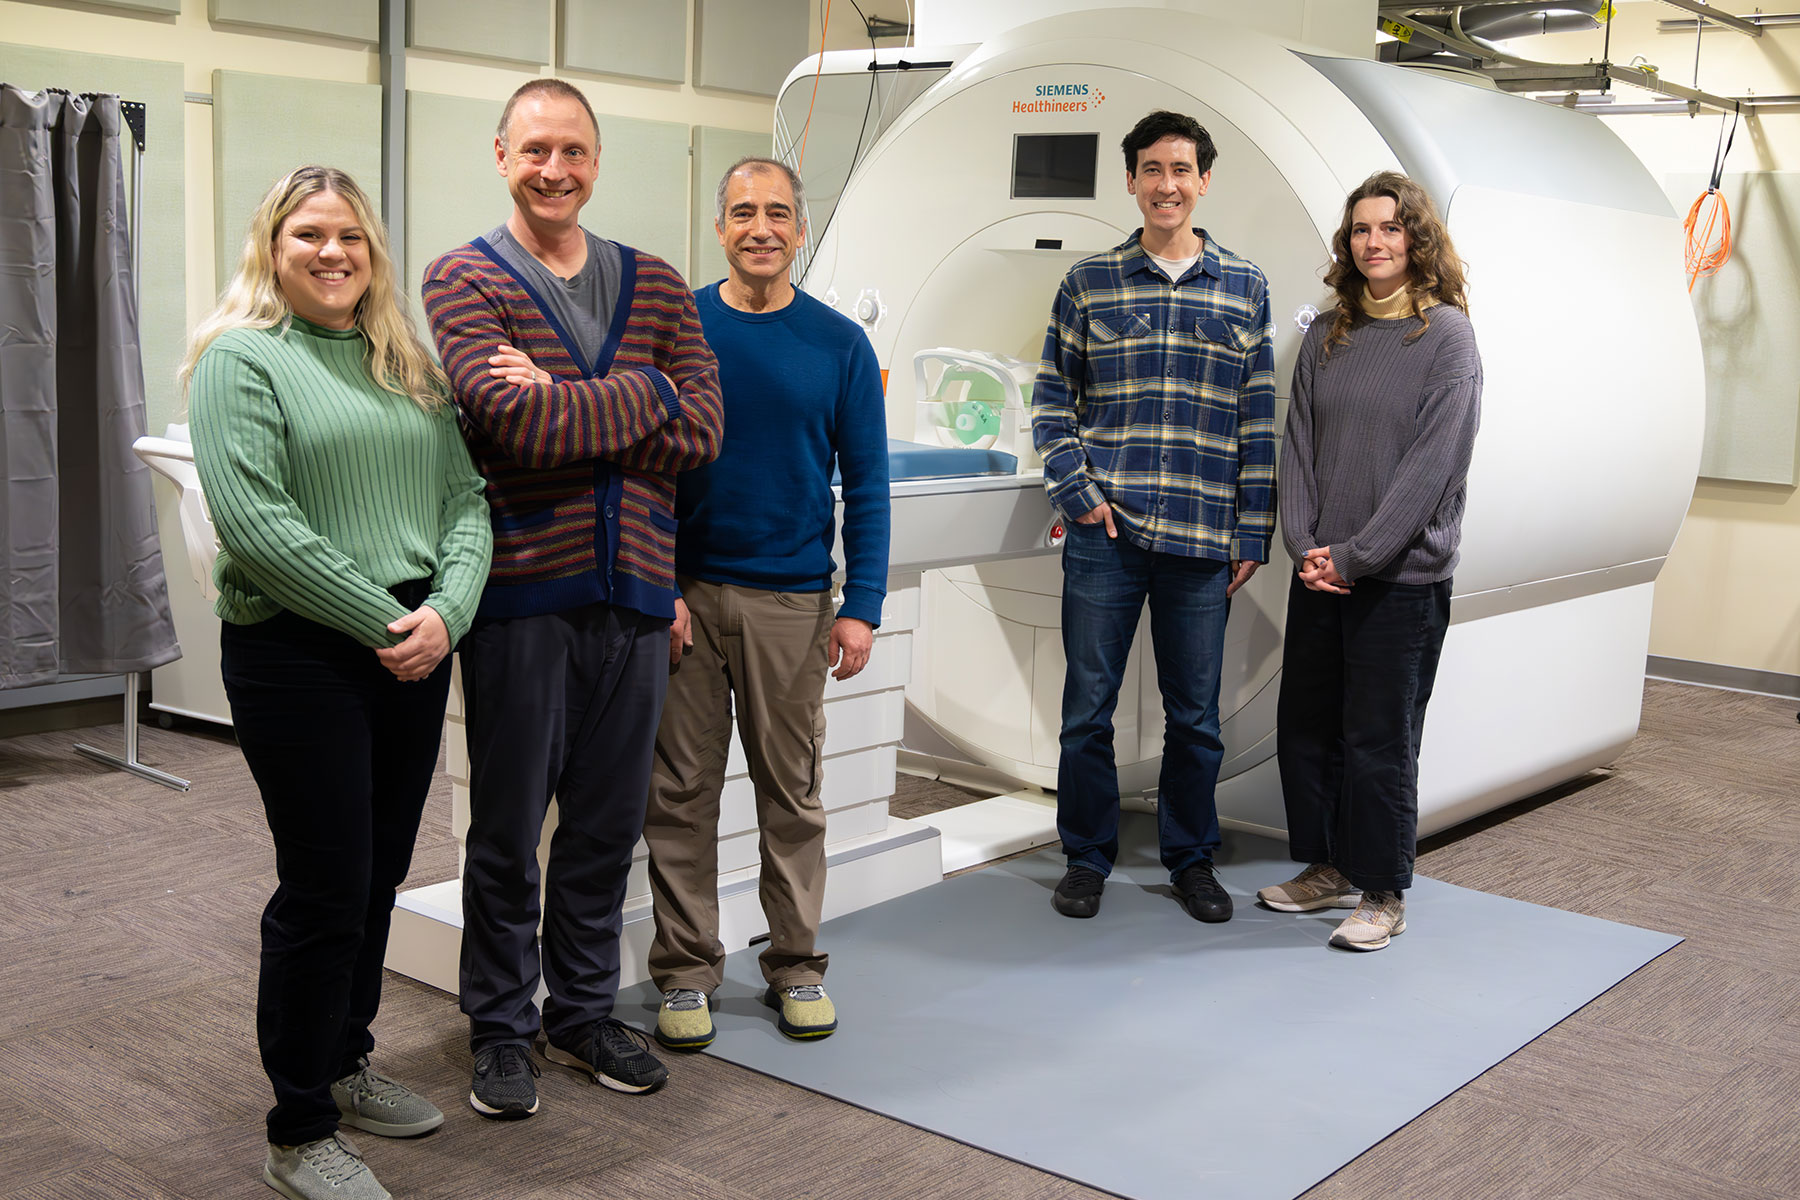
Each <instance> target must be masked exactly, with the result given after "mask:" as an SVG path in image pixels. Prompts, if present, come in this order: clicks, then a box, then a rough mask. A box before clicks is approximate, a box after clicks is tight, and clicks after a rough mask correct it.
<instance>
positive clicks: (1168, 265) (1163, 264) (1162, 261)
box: [1144, 250, 1200, 283]
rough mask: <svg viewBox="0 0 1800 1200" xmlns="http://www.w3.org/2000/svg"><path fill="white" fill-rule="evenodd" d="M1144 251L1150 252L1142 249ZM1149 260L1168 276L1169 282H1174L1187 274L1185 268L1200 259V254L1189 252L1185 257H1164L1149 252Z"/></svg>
mask: <svg viewBox="0 0 1800 1200" xmlns="http://www.w3.org/2000/svg"><path fill="white" fill-rule="evenodd" d="M1144 253H1145V254H1150V252H1149V251H1148V250H1146V251H1144ZM1150 261H1151V262H1153V263H1155V264H1156V266H1157V269H1158V270H1160V271H1161V272H1162V273H1163V274H1164V275H1167V276H1168V277H1169V282H1170V283H1174V282H1175V281H1176V280H1178V279H1180V278H1181V277H1182V276H1183V275H1185V274H1187V269H1188V268H1189V267H1191V266H1193V265H1194V264H1195V263H1197V262H1199V261H1200V256H1199V255H1198V254H1190V255H1188V256H1187V257H1186V258H1164V257H1163V256H1162V255H1160V254H1150Z"/></svg>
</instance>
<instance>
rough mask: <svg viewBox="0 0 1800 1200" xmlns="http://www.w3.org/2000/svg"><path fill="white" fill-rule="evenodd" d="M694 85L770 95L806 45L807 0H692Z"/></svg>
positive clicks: (805, 51) (803, 53) (807, 50)
mask: <svg viewBox="0 0 1800 1200" xmlns="http://www.w3.org/2000/svg"><path fill="white" fill-rule="evenodd" d="M694 5H695V8H694V41H695V53H694V86H695V87H709V88H724V89H725V90H727V91H733V92H749V93H751V94H752V95H756V96H773V95H774V94H775V93H776V91H777V90H778V89H779V88H780V87H781V81H782V80H784V79H786V78H787V73H788V72H789V71H791V70H793V68H794V64H795V63H797V62H799V61H800V60H801V59H803V58H805V57H806V56H807V55H808V54H810V53H812V47H809V46H808V45H807V33H808V28H809V17H810V9H811V3H810V0H755V3H750V2H748V0H694Z"/></svg>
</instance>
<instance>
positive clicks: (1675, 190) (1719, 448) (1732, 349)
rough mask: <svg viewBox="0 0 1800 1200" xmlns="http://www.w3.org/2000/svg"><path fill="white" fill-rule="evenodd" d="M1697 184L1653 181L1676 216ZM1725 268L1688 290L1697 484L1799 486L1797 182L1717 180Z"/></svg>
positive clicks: (1763, 175)
mask: <svg viewBox="0 0 1800 1200" xmlns="http://www.w3.org/2000/svg"><path fill="white" fill-rule="evenodd" d="M1706 185H1707V177H1706V176H1703V175H1670V176H1667V177H1666V178H1665V179H1664V181H1663V187H1664V190H1666V191H1667V192H1668V194H1669V199H1670V202H1671V203H1673V204H1674V206H1675V211H1676V212H1678V213H1682V214H1685V213H1686V212H1687V211H1688V207H1689V206H1690V205H1692V204H1693V202H1694V197H1696V196H1698V195H1700V194H1701V193H1702V192H1703V191H1705V190H1706ZM1719 191H1720V193H1721V194H1722V195H1723V196H1724V197H1725V200H1726V203H1727V204H1728V205H1729V206H1730V208H1731V241H1732V250H1731V259H1730V261H1728V262H1727V263H1726V264H1725V266H1724V267H1723V268H1721V269H1720V270H1719V272H1718V274H1716V275H1713V276H1711V277H1709V278H1706V279H1702V280H1700V281H1699V282H1698V283H1697V284H1695V285H1694V292H1693V300H1694V315H1695V316H1696V317H1697V318H1698V319H1699V322H1700V345H1701V348H1702V350H1703V351H1704V353H1705V357H1706V441H1705V444H1704V447H1703V449H1702V450H1701V454H1700V474H1701V475H1703V476H1705V477H1707V478H1710V479H1737V480H1745V481H1748V482H1753V483H1779V484H1788V485H1792V484H1795V483H1800V472H1797V471H1796V469H1795V468H1796V451H1797V450H1800V446H1797V444H1796V443H1797V439H1800V355H1797V354H1796V353H1795V347H1796V346H1800V241H1796V239H1795V233H1794V231H1795V230H1796V229H1800V173H1797V172H1791V171H1783V172H1774V171H1754V172H1749V173H1746V174H1741V175H1727V176H1725V178H1724V179H1723V180H1722V181H1721V182H1720V185H1719Z"/></svg>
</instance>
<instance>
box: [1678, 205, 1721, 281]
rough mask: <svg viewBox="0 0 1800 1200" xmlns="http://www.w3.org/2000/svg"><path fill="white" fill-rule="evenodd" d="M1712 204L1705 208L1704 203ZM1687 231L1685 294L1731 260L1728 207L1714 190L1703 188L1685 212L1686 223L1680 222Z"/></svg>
mask: <svg viewBox="0 0 1800 1200" xmlns="http://www.w3.org/2000/svg"><path fill="white" fill-rule="evenodd" d="M1708 200H1711V201H1712V203H1711V204H1708V203H1707V201H1708ZM1702 210H1704V212H1705V223H1704V224H1702V222H1701V212H1702ZM1682 228H1684V229H1686V230H1687V272H1688V291H1690V292H1691V291H1693V290H1694V285H1695V284H1696V283H1698V282H1700V279H1701V277H1702V276H1705V275H1711V274H1712V273H1713V272H1715V271H1717V270H1718V269H1719V268H1720V267H1722V266H1724V265H1725V264H1726V263H1727V262H1728V261H1730V259H1731V206H1730V205H1728V204H1726V203H1725V195H1724V193H1723V192H1721V191H1719V189H1718V188H1717V187H1710V188H1707V189H1706V191H1704V192H1702V193H1701V194H1700V197H1699V199H1697V200H1695V201H1694V206H1693V207H1692V208H1690V209H1688V215H1687V220H1686V221H1684V222H1682Z"/></svg>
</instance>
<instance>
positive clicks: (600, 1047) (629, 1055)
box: [544, 1017, 669, 1093]
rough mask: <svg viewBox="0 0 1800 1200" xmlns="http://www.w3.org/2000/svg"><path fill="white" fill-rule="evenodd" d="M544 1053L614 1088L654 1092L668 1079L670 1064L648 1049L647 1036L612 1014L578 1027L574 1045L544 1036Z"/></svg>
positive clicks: (551, 1058)
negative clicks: (581, 1028)
mask: <svg viewBox="0 0 1800 1200" xmlns="http://www.w3.org/2000/svg"><path fill="white" fill-rule="evenodd" d="M544 1057H545V1058H547V1059H549V1060H550V1061H551V1062H553V1063H561V1064H563V1065H564V1066H566V1067H574V1068H575V1069H576V1070H578V1071H586V1072H588V1073H589V1074H591V1075H592V1076H593V1077H594V1082H595V1083H598V1084H601V1085H602V1086H604V1087H609V1088H611V1089H612V1090H613V1091H615V1092H639V1093H641V1092H654V1091H655V1090H656V1089H657V1088H659V1087H661V1086H662V1085H663V1084H664V1083H666V1082H668V1079H669V1068H667V1067H665V1066H663V1065H662V1062H661V1061H660V1060H659V1059H658V1058H657V1057H656V1055H654V1054H652V1053H650V1037H649V1035H648V1034H645V1033H641V1032H639V1031H638V1030H636V1029H633V1028H632V1027H631V1026H629V1025H627V1024H625V1023H624V1022H623V1021H620V1020H618V1019H617V1018H615V1017H606V1018H605V1019H603V1020H599V1021H595V1022H594V1023H593V1024H592V1025H590V1026H588V1027H587V1028H586V1029H584V1030H582V1031H581V1038H580V1040H579V1041H578V1042H577V1043H576V1046H575V1048H574V1049H570V1050H565V1049H563V1048H562V1047H561V1046H558V1045H557V1044H556V1043H555V1042H552V1041H550V1040H549V1039H548V1038H545V1039H544Z"/></svg>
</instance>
